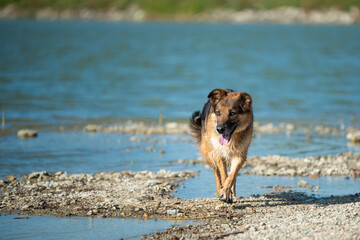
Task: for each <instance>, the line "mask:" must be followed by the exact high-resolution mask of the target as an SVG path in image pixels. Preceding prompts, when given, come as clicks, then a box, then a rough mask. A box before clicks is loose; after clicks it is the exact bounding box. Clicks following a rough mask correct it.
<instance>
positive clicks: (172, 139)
mask: <svg viewBox="0 0 360 240" xmlns="http://www.w3.org/2000/svg"><path fill="white" fill-rule="evenodd" d="M358 39H360V26H358V25H354V26H317V25H312V26H305V25H259V24H253V25H251V24H250V25H232V24H175V23H140V24H135V23H105V22H81V21H74V22H58V21H22V20H21V21H20V20H19V21H0V106H4V107H5V130H4V131H1V133H0V177H3V176H5V175H8V174H13V175H18V174H19V175H24V174H28V173H30V172H33V171H42V170H46V171H54V172H55V171H66V172H68V173H78V172H86V173H94V172H100V171H112V170H115V171H122V170H125V169H129V170H132V171H140V170H151V171H158V170H159V169H162V168H166V169H171V170H187V169H189V170H194V171H199V172H200V174H199V177H197V178H194V179H191V180H189V181H187V182H184V183H183V186H184V187H185V188H184V189H180V190H179V191H178V192H177V193H176V196H177V197H181V198H198V197H214V194H215V193H214V192H215V191H214V189H215V186H214V184H215V183H214V180H213V176H212V172H211V170H210V169H205V168H204V167H203V166H202V165H195V166H184V165H183V164H179V163H178V162H177V160H178V159H185V160H189V159H195V158H197V157H198V153H197V149H196V148H195V147H194V146H193V143H192V142H191V138H190V137H189V136H178V135H163V136H141V135H140V136H137V137H138V138H141V139H143V140H146V141H141V142H131V141H129V140H130V137H131V136H130V135H127V134H116V133H112V134H109V133H96V134H93V133H86V132H83V131H81V129H82V127H83V126H84V125H85V124H87V123H99V124H117V123H120V122H125V121H128V120H133V121H139V120H145V121H148V122H150V123H156V122H157V120H156V119H157V117H158V115H159V112H160V111H161V112H162V114H163V116H164V118H165V120H166V121H187V119H188V117H189V116H190V115H191V113H192V112H193V111H195V110H198V109H201V108H202V106H203V104H204V103H205V101H206V96H207V94H208V93H209V92H210V91H211V90H212V89H214V88H219V87H221V88H232V89H235V90H240V91H247V92H249V93H250V94H251V95H252V97H253V101H254V115H255V119H256V120H257V121H259V122H260V123H262V124H264V123H269V122H271V123H275V124H278V123H280V122H289V123H293V124H295V126H308V125H316V124H323V125H330V126H333V127H337V128H339V129H344V128H346V127H348V126H354V127H360V124H359V122H358V119H360V111H359V109H358V108H359V107H358V106H359V105H360V94H359V92H360V57H359V56H360V41H359V40H358ZM60 126H63V128H64V129H65V131H59V130H58V129H59V127H60ZM25 127H30V128H35V129H37V130H39V137H38V138H34V139H27V140H23V139H19V138H17V137H16V131H17V130H18V129H20V128H25ZM310 134H311V138H310V139H309V138H308V137H307V135H306V134H305V133H304V132H301V131H295V132H294V134H293V135H291V136H287V135H286V134H283V133H281V134H278V135H273V134H256V138H255V139H254V141H253V143H252V145H251V147H250V150H249V155H250V156H263V155H268V154H280V155H285V156H291V157H299V156H300V157H303V156H307V155H323V154H337V153H340V152H344V151H349V150H351V151H360V148H359V146H349V145H348V144H347V140H346V138H345V132H344V131H342V132H341V133H340V134H338V135H331V134H329V135H320V134H317V133H315V132H314V133H313V132H311V133H310ZM145 138H147V139H145ZM164 140H165V141H164ZM146 147H153V148H155V149H157V151H156V152H148V151H146ZM160 149H162V150H164V151H165V154H160V153H159V150H160ZM301 179H303V178H289V177H260V176H246V175H241V176H240V177H239V178H238V184H237V192H238V195H239V196H242V197H247V196H250V195H252V194H264V193H267V192H269V191H271V189H269V188H267V186H273V185H296V183H297V182H298V181H299V180H301ZM305 180H306V181H308V183H309V184H313V185H315V186H319V187H320V191H319V192H318V193H316V194H315V195H316V196H317V197H321V196H330V195H344V194H351V193H355V192H359V185H360V183H359V179H357V180H351V179H350V180H346V179H345V178H344V177H340V178H331V177H329V178H319V179H316V180H314V179H308V178H305ZM260 187H261V188H260ZM295 190H300V191H304V189H295ZM307 193H308V194H314V193H313V192H311V191H309V190H308V191H307ZM13 217H14V216H0V226H1V228H2V229H5V230H4V231H0V232H1V234H0V238H14V237H15V232H14V231H13V230H12V229H14V227H15V226H17V234H18V235H17V236H21V238H25V237H26V238H41V237H42V236H45V235H44V234H49V233H50V234H52V236H53V238H54V239H67V238H72V237H75V238H89V237H94V236H95V237H96V236H106V237H107V238H109V239H114V238H120V237H134V238H139V237H140V236H141V235H142V234H146V233H148V232H151V231H159V229H163V228H165V227H167V226H170V225H171V223H168V222H162V221H158V222H152V221H149V222H142V221H139V220H121V219H111V220H108V219H106V220H104V219H94V220H89V219H87V218H76V219H58V218H52V217H36V216H31V217H30V219H27V220H13ZM45 222H46V223H47V226H49V227H48V228H47V229H43V228H41V226H42V225H43V224H44V223H45ZM179 224H183V223H179ZM20 225H22V226H24V228H22V227H21V228H18V226H20ZM130 226H131V227H132V228H131V229H132V230H131V231H129V234H128V235H127V236H124V235H123V234H122V233H123V230H124V229H130ZM19 229H23V230H21V231H20V232H18V230H19ZM29 229H33V230H32V231H29ZM142 229H144V230H143V231H142ZM88 232H89V233H90V235H89V234H88ZM46 236H48V235H46Z"/></svg>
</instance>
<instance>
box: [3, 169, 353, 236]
mask: <svg viewBox="0 0 360 240" xmlns="http://www.w3.org/2000/svg"><path fill="white" fill-rule="evenodd" d="M196 175H197V173H196V172H192V171H186V172H183V171H180V172H173V171H166V170H160V171H159V172H149V171H141V172H130V171H123V172H103V173H96V174H83V173H82V174H65V173H62V172H57V173H50V172H36V173H31V174H29V175H26V176H23V177H19V176H17V177H16V176H7V179H8V180H7V181H1V182H0V185H1V195H0V201H1V205H0V212H1V213H2V214H4V213H5V214H22V215H25V216H26V215H33V214H34V215H41V216H42V215H46V216H60V217H71V216H87V217H91V218H94V217H100V218H104V217H118V218H128V217H132V218H134V217H136V218H142V219H156V218H157V219H162V220H194V221H196V222H194V224H193V225H189V224H188V225H185V226H182V227H179V226H177V227H173V228H170V229H166V230H164V231H162V232H159V233H154V234H151V235H148V236H146V237H148V238H154V239H158V238H160V239H208V238H209V237H210V238H230V239H231V238H234V239H238V238H253V239H255V238H258V237H268V238H281V239H283V238H303V237H309V238H326V239H335V238H338V237H341V238H347V239H359V238H360V232H359V231H358V226H359V225H360V191H359V193H356V194H353V195H347V196H341V197H329V198H315V197H311V196H307V195H305V194H304V193H299V192H293V191H291V190H288V189H287V188H286V187H281V186H277V187H276V188H273V191H272V192H271V193H269V194H265V195H263V196H258V197H249V198H236V199H235V202H234V203H233V204H226V203H224V202H221V201H219V200H218V199H216V198H202V199H178V198H176V197H174V196H173V193H174V192H175V191H176V190H177V188H178V186H179V183H180V182H182V181H185V180H186V179H188V178H193V177H195V176H196Z"/></svg>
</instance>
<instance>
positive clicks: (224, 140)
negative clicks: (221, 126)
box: [219, 126, 237, 146]
mask: <svg viewBox="0 0 360 240" xmlns="http://www.w3.org/2000/svg"><path fill="white" fill-rule="evenodd" d="M236 127H237V126H235V127H234V129H233V130H232V131H231V132H230V133H228V134H221V135H220V137H219V143H220V144H221V145H223V146H224V145H226V144H228V143H229V142H230V139H231V136H232V135H233V133H234V131H235V129H236Z"/></svg>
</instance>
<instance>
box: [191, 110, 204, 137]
mask: <svg viewBox="0 0 360 240" xmlns="http://www.w3.org/2000/svg"><path fill="white" fill-rule="evenodd" d="M190 130H191V133H192V135H193V137H194V139H195V142H196V143H197V144H200V142H201V113H200V111H196V112H193V114H192V116H191V118H190Z"/></svg>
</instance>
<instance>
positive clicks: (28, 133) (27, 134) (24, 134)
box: [17, 129, 38, 138]
mask: <svg viewBox="0 0 360 240" xmlns="http://www.w3.org/2000/svg"><path fill="white" fill-rule="evenodd" d="M17 136H18V137H19V138H34V137H37V136H38V132H37V131H36V130H32V129H21V130H19V131H18V132H17Z"/></svg>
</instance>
